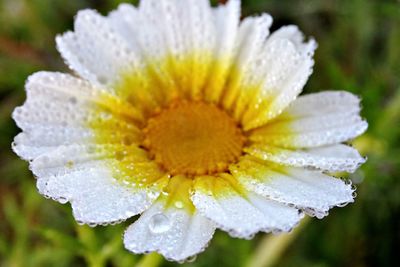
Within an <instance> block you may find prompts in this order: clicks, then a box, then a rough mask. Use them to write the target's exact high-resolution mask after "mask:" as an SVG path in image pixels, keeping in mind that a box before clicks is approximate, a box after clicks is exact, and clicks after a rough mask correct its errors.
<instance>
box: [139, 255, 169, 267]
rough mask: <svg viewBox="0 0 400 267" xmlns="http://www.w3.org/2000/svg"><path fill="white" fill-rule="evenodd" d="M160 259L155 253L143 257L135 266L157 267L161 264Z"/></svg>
mask: <svg viewBox="0 0 400 267" xmlns="http://www.w3.org/2000/svg"><path fill="white" fill-rule="evenodd" d="M162 259H163V258H162V257H161V255H160V254H157V253H150V254H147V255H145V256H143V257H142V258H141V259H140V261H139V262H138V263H137V264H136V267H157V266H159V265H160V263H161V262H162Z"/></svg>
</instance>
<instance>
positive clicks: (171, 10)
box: [13, 0, 367, 261]
mask: <svg viewBox="0 0 400 267" xmlns="http://www.w3.org/2000/svg"><path fill="white" fill-rule="evenodd" d="M239 17H240V1H239V0H230V1H229V2H228V3H227V4H226V5H222V6H219V7H217V8H212V7H211V6H210V4H209V2H208V0H186V1H178V0H142V1H141V3H140V5H139V7H138V8H136V7H134V6H131V5H128V4H122V5H120V6H119V8H118V9H117V10H115V11H113V12H111V13H110V14H109V15H108V16H106V17H103V16H101V15H99V14H98V13H96V12H95V11H92V10H83V11H80V12H79V13H78V15H77V17H76V20H75V31H74V32H67V33H65V34H63V35H61V36H58V37H57V46H58V49H59V51H60V52H61V55H62V56H63V58H64V59H65V61H66V63H67V64H68V65H69V66H70V67H71V69H72V70H74V71H75V72H76V74H77V76H73V75H69V74H62V73H54V72H39V73H36V74H33V75H32V76H31V77H29V79H28V81H27V84H26V92H27V100H26V102H25V103H24V105H23V106H21V107H18V108H16V110H15V112H14V114H13V117H14V119H15V121H16V123H17V124H18V126H19V127H20V128H21V129H22V133H20V134H19V135H18V136H17V137H16V138H15V142H14V144H13V149H14V151H15V152H16V153H17V154H18V155H19V156H21V157H22V158H23V159H26V160H29V161H30V167H31V170H32V172H33V173H34V175H35V176H36V177H37V187H38V189H39V192H40V193H41V194H43V195H45V196H47V197H50V198H53V199H55V200H57V201H59V202H61V203H66V202H70V203H71V205H72V208H73V214H74V216H75V218H76V220H77V221H78V222H80V223H85V224H89V225H97V224H109V223H115V222H120V221H123V220H126V219H128V218H130V217H132V216H134V215H137V214H141V216H140V218H139V219H138V220H137V221H136V222H134V223H133V224H132V225H131V226H130V227H129V228H128V229H127V231H126V232H125V235H124V244H125V246H126V248H127V249H129V250H130V251H132V252H134V253H144V252H148V251H157V252H159V253H161V254H162V255H164V256H165V257H166V258H169V259H172V260H177V261H181V260H184V259H186V258H188V257H191V256H193V255H195V254H197V253H199V252H201V251H202V250H203V249H204V248H205V247H206V246H207V243H208V242H209V241H210V239H211V237H212V235H213V233H214V231H215V229H216V228H219V229H222V230H224V231H227V232H228V233H229V234H230V235H231V236H234V237H241V238H250V237H252V236H253V235H254V234H256V233H257V232H259V231H262V232H281V231H284V232H286V231H290V230H291V229H292V228H293V227H294V226H295V225H296V224H297V223H298V222H299V220H300V219H301V218H302V217H303V214H304V213H305V214H308V215H312V216H317V217H318V218H321V217H324V216H325V215H327V213H328V210H329V209H330V208H332V207H333V206H339V205H344V204H346V203H349V202H352V201H353V191H354V190H353V188H352V187H351V185H350V184H348V183H345V182H344V181H343V180H341V179H338V178H334V177H332V176H331V175H330V174H329V173H332V172H337V171H346V172H353V171H355V170H356V169H357V167H358V166H359V165H360V164H362V163H363V162H364V161H365V160H364V158H363V157H361V156H360V155H359V153H358V152H357V151H356V150H355V149H354V148H352V147H350V146H348V145H345V144H342V143H343V142H346V141H348V140H350V139H352V138H354V137H356V136H358V135H360V134H362V133H363V132H364V131H365V130H366V128H367V123H366V122H365V121H363V120H362V119H361V117H360V116H359V111H360V106H359V102H360V101H359V99H358V98H357V97H356V96H354V95H352V94H350V93H346V92H339V91H328V92H321V93H315V94H310V95H305V96H300V97H298V95H299V94H300V92H301V90H302V88H303V86H304V84H305V83H306V81H307V79H308V77H309V75H310V74H311V72H312V67H313V58H312V57H313V53H314V50H315V49H316V43H315V41H314V40H309V41H305V40H304V37H303V34H302V33H301V32H300V31H299V30H298V28H297V27H295V26H287V27H283V28H281V29H279V30H277V31H276V32H274V33H270V31H269V28H270V25H271V23H272V18H271V17H270V16H269V15H268V14H263V15H261V16H258V17H249V18H246V19H244V20H243V21H240V20H239Z"/></svg>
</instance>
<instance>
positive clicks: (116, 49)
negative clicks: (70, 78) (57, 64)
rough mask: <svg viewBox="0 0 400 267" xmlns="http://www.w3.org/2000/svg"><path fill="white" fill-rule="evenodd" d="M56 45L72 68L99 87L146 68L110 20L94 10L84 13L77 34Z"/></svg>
mask: <svg viewBox="0 0 400 267" xmlns="http://www.w3.org/2000/svg"><path fill="white" fill-rule="evenodd" d="M56 41H57V47H58V49H59V51H60V53H61V55H62V56H63V58H64V59H65V60H66V62H67V63H68V65H69V66H70V67H71V68H72V69H73V70H74V71H76V72H77V73H78V74H79V75H80V76H81V77H83V78H86V79H88V80H89V81H91V82H93V83H95V84H102V85H112V84H113V83H115V82H116V81H117V80H118V79H119V78H121V76H120V75H121V73H125V72H127V71H129V70H131V69H134V68H139V67H141V66H142V61H141V59H140V55H137V54H135V53H134V51H133V50H132V49H131V48H130V45H129V44H128V43H127V42H126V41H125V40H124V38H122V37H121V36H120V35H119V34H118V33H117V32H115V31H114V30H113V28H112V27H111V24H110V23H109V22H108V21H107V20H106V18H104V17H102V16H101V15H99V14H98V13H96V12H95V11H93V10H83V11H80V12H79V13H78V15H77V17H76V19H75V31H74V32H67V33H65V34H64V35H62V36H58V37H57V38H56ZM110 90H112V88H111V87H110Z"/></svg>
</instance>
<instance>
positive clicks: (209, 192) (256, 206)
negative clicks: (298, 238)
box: [192, 177, 302, 238]
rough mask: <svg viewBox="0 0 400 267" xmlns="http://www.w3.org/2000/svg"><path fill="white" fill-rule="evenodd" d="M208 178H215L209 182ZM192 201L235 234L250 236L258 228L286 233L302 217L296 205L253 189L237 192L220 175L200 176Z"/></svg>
mask: <svg viewBox="0 0 400 267" xmlns="http://www.w3.org/2000/svg"><path fill="white" fill-rule="evenodd" d="M207 179H208V180H212V179H214V180H215V181H212V182H211V183H210V182H209V181H207ZM207 183H209V185H208V186H207ZM192 201H193V204H194V205H195V206H196V208H197V209H198V210H199V211H200V212H201V213H202V214H204V216H206V217H207V218H209V219H210V220H213V221H214V222H216V223H217V226H218V228H220V229H222V230H224V231H227V232H228V233H229V234H230V235H231V236H233V237H240V238H251V237H252V236H253V235H254V234H256V233H257V232H259V231H262V232H271V231H274V232H278V231H285V232H287V231H290V230H291V229H292V228H293V227H294V226H295V225H296V224H297V223H298V222H299V220H300V219H301V217H302V215H301V214H300V213H299V211H298V210H297V209H295V208H291V207H288V206H285V205H284V204H281V203H278V202H275V201H273V200H269V199H266V198H263V197H261V196H259V195H257V194H254V193H251V192H246V191H240V190H239V191H237V189H236V188H234V187H233V186H232V185H231V184H230V183H229V182H227V181H226V180H224V179H223V178H220V177H199V178H197V179H196V182H195V192H194V194H193V196H192Z"/></svg>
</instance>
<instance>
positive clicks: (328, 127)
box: [250, 92, 368, 148]
mask: <svg viewBox="0 0 400 267" xmlns="http://www.w3.org/2000/svg"><path fill="white" fill-rule="evenodd" d="M359 110H360V107H359V100H358V99H357V98H356V97H355V96H354V95H352V94H350V93H344V92H324V93H317V94H311V95H308V96H302V97H299V98H298V99H297V100H296V101H294V102H293V103H292V105H291V106H290V107H289V108H288V109H287V110H286V111H285V112H284V113H282V114H281V115H280V116H279V117H277V118H276V119H275V120H274V121H273V122H270V123H269V124H267V125H266V126H264V127H262V128H260V129H257V130H255V131H254V132H253V133H252V134H251V137H250V139H251V140H253V141H256V142H262V143H267V144H270V145H274V146H279V147H285V148H308V147H317V146H325V145H332V144H337V143H341V142H345V141H348V140H351V139H353V138H355V137H357V136H358V135H360V134H362V133H363V132H364V131H365V130H366V129H367V127H368V124H367V122H365V121H364V120H362V118H361V117H360V115H359Z"/></svg>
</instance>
